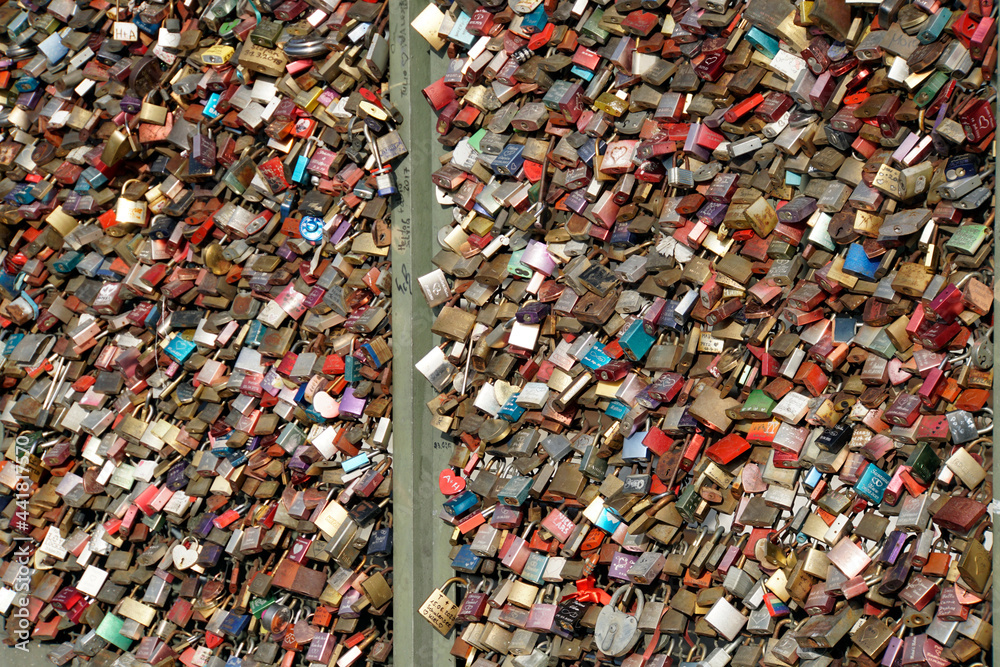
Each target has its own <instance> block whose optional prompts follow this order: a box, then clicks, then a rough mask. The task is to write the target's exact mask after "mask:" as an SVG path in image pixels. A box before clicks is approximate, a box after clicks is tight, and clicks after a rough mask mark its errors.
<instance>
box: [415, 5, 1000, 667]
mask: <svg viewBox="0 0 1000 667" xmlns="http://www.w3.org/2000/svg"><path fill="white" fill-rule="evenodd" d="M995 14H996V10H995V8H994V6H993V2H992V0H968V1H965V0H962V1H948V0H913V1H912V2H907V1H906V0H881V2H879V1H878V0H875V1H873V2H867V1H864V0H861V1H855V0H847V1H846V2H845V0H816V1H814V0H798V1H797V2H794V3H792V2H788V1H787V0H749V1H747V2H743V1H742V0H736V1H735V2H734V1H732V0H667V1H664V0H617V1H614V2H607V1H605V2H601V1H593V0H545V1H544V2H541V1H540V0H510V1H509V2H504V1H497V0H478V1H477V0H457V1H455V2H438V3H436V4H435V5H430V6H428V7H427V9H426V10H424V11H423V13H421V14H420V16H419V17H418V19H417V20H416V21H414V23H413V27H414V29H415V30H417V31H418V32H419V33H420V34H421V35H422V36H423V37H424V38H425V39H426V40H427V41H428V42H429V44H430V45H431V47H432V48H434V49H436V50H439V51H438V52H439V53H441V54H444V55H445V56H446V57H447V58H448V59H449V63H448V67H447V71H446V73H445V74H444V75H443V76H442V77H441V78H439V79H437V80H436V81H433V82H431V83H430V85H427V86H426V87H425V88H424V89H423V94H424V97H425V98H426V101H427V102H428V103H429V104H430V105H431V106H432V107H433V109H434V111H435V113H436V114H437V128H436V129H437V132H438V133H439V136H438V137H437V141H438V142H439V143H440V144H441V145H442V146H443V147H444V148H443V149H442V150H441V153H443V155H442V157H441V162H440V168H439V169H438V170H437V171H435V172H434V174H433V175H432V180H433V183H434V187H435V192H436V194H437V200H438V202H439V203H440V204H442V205H443V206H445V207H448V208H449V210H450V212H451V220H452V222H451V224H450V225H448V226H446V227H444V228H441V229H436V230H432V231H431V232H429V233H436V235H437V236H436V238H437V242H438V246H437V247H436V251H437V252H436V255H435V256H434V257H433V263H434V266H433V267H428V268H427V272H425V273H424V274H423V275H422V276H421V277H420V279H419V284H420V287H421V288H422V290H423V293H424V296H425V297H426V299H427V302H428V305H429V306H430V307H431V308H433V309H434V325H433V331H434V333H435V334H437V335H438V336H440V337H441V339H442V340H441V344H440V345H438V346H436V347H434V348H432V349H430V350H423V351H420V356H421V357H422V358H420V361H419V363H418V364H417V368H418V369H419V371H420V372H421V373H422V374H423V375H424V376H425V377H426V378H427V380H428V381H429V382H430V383H431V385H433V387H434V389H435V390H436V391H437V392H439V394H438V395H437V397H436V398H435V399H434V400H432V401H431V402H430V403H429V404H428V408H429V410H430V411H431V414H432V417H431V419H432V422H433V424H434V425H435V427H436V428H437V429H438V430H440V431H441V432H442V433H445V434H448V435H449V436H450V437H451V438H452V439H453V441H454V451H453V454H452V457H451V460H450V462H449V466H450V467H449V468H447V469H445V470H444V471H442V473H441V477H440V487H441V492H442V494H443V509H442V510H441V512H440V518H441V519H442V520H443V521H444V523H445V527H443V528H442V530H450V531H451V542H452V544H453V550H452V553H451V557H452V558H453V560H452V563H451V565H452V568H453V569H454V570H455V571H456V577H455V578H454V579H450V580H448V581H447V582H443V583H442V582H438V584H439V587H438V589H437V590H435V591H434V593H433V594H432V595H431V596H430V597H429V598H427V600H426V602H424V603H423V604H422V605H421V606H420V607H419V613H421V614H422V615H423V616H424V617H425V618H426V619H427V620H428V621H429V622H430V623H431V624H432V625H433V627H434V628H436V629H437V630H438V631H440V632H441V633H444V634H445V635H447V637H448V638H449V640H451V642H452V648H451V652H452V655H454V656H455V657H456V658H457V659H458V662H459V664H462V662H463V661H464V663H465V664H466V665H472V666H473V667H489V666H491V665H502V666H503V667H541V666H544V665H557V664H559V665H596V664H605V665H612V664H614V665H622V666H623V667H665V666H669V665H673V664H680V665H682V666H685V667H695V665H697V666H698V667H725V666H726V665H732V666H733V667H756V666H757V665H764V666H766V667H786V666H787V667H791V666H795V665H798V666H800V667H826V666H827V665H833V666H836V665H842V666H847V665H858V666H860V667H872V666H875V665H880V666H881V667H915V666H918V665H920V666H930V667H946V666H947V665H949V664H956V665H972V664H974V663H984V662H985V663H987V664H989V663H990V660H991V659H992V657H991V656H992V654H991V653H990V645H991V640H992V634H993V632H992V625H991V623H990V619H991V605H990V603H989V598H990V597H991V595H992V590H991V583H992V574H991V572H992V556H991V550H992V549H995V548H996V547H995V545H993V544H992V536H993V533H992V514H993V508H992V506H991V504H990V503H991V502H992V498H993V493H992V482H991V474H990V472H989V471H990V469H991V467H992V444H991V443H992V440H991V436H992V432H993V419H992V417H993V415H992V410H991V405H992V386H993V370H992V369H993V342H992V333H993V329H992V327H993V324H992V318H993V313H992V306H993V299H994V296H993V294H994V291H993V280H994V262H993V241H994V239H993V226H994V206H995V204H994V199H993V197H994V186H995V179H994V169H995V165H994V163H995V148H994V141H995V130H996V120H995V113H994V106H995V103H996V88H995V84H994V83H993V80H994V70H995V67H996V58H997V54H996V48H995V42H996V19H995Z"/></svg>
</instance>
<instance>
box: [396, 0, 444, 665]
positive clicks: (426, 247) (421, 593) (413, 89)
mask: <svg viewBox="0 0 1000 667" xmlns="http://www.w3.org/2000/svg"><path fill="white" fill-rule="evenodd" d="M423 7H424V4H423V3H417V2H407V0H390V2H389V11H390V12H391V20H390V31H389V35H390V56H389V58H390V59H389V72H390V74H389V98H390V100H391V101H392V103H393V104H394V105H395V106H396V108H397V109H399V110H400V111H401V112H402V114H403V116H404V118H405V120H404V122H403V124H402V125H401V126H400V127H399V133H400V136H401V137H402V139H403V142H404V143H405V144H406V146H407V148H408V149H409V154H408V155H407V156H406V157H405V158H404V159H403V160H402V161H401V163H400V164H399V165H398V167H397V169H396V183H397V186H398V188H399V192H400V194H399V196H398V197H396V198H394V201H393V202H392V203H391V206H392V253H391V258H392V343H393V346H392V347H393V360H392V381H393V388H392V393H393V415H392V421H393V452H394V453H393V507H394V513H393V533H394V536H395V550H394V554H393V608H394V613H395V619H394V625H393V627H394V634H393V651H394V663H395V664H397V665H417V664H421V665H450V664H453V661H454V658H452V657H451V655H450V652H449V651H450V648H451V640H450V639H446V638H444V637H442V636H441V635H440V634H438V632H437V631H436V630H434V628H433V627H432V626H431V625H430V623H428V622H427V621H425V620H424V619H423V618H422V617H420V615H419V614H417V607H419V606H420V604H421V603H422V602H423V601H424V600H425V599H426V598H427V596H428V595H430V593H431V591H432V590H433V589H434V588H435V587H436V586H440V585H441V584H442V583H443V582H444V581H445V580H446V579H447V578H448V577H450V576H452V574H453V572H452V570H451V567H450V562H451V561H450V558H449V557H448V555H449V551H450V549H451V545H450V544H449V541H448V531H447V530H445V529H444V526H443V525H442V524H441V520H440V519H438V512H439V511H440V510H441V494H440V493H439V492H438V484H437V478H438V473H439V472H440V471H441V469H442V468H443V467H445V466H446V465H447V464H448V460H449V458H450V457H451V452H452V445H451V443H450V442H449V441H447V440H445V439H444V437H443V436H442V434H441V433H440V432H438V431H436V430H435V429H434V428H433V427H432V426H431V424H430V414H429V412H428V410H427V405H426V404H427V401H429V400H430V399H431V398H433V397H434V395H435V393H434V390H433V388H432V387H431V386H430V385H429V384H428V383H427V381H426V380H425V379H424V377H423V376H422V375H421V374H420V373H419V372H418V371H417V370H416V369H415V368H414V364H415V363H416V362H417V361H419V360H420V358H421V357H422V356H423V354H425V353H426V351H427V350H429V349H430V348H431V346H432V345H434V344H435V342H436V341H435V340H434V338H435V337H434V336H433V335H432V334H431V323H432V322H433V313H432V312H431V310H430V308H428V307H427V302H426V301H425V300H424V297H423V295H422V293H421V292H420V288H419V286H418V284H417V278H418V277H419V276H421V275H424V274H425V273H428V272H429V271H431V270H432V269H433V268H434V267H433V265H432V264H431V258H432V257H433V255H434V253H435V252H436V249H437V240H436V238H437V230H438V229H440V228H441V227H443V226H444V225H445V224H447V222H448V220H447V215H446V213H445V212H444V210H443V209H442V208H441V207H440V206H438V205H437V203H436V202H435V198H434V190H433V188H432V186H431V185H430V182H429V180H430V179H429V175H430V173H431V172H432V171H434V170H435V169H437V167H438V161H437V155H438V154H440V152H441V151H440V150H439V149H440V148H441V147H440V145H439V144H438V143H437V142H436V141H435V140H434V138H435V137H436V136H437V133H436V132H435V129H434V125H435V120H436V119H435V117H434V114H433V113H432V112H431V109H430V107H429V106H428V105H427V103H426V102H425V101H424V99H423V96H422V95H421V93H420V91H421V89H423V88H424V87H425V86H427V84H429V83H430V82H431V81H432V77H435V78H436V77H437V76H440V75H441V73H443V71H444V69H445V67H446V63H447V60H446V58H445V57H444V56H442V55H441V54H439V53H437V54H436V53H432V52H431V50H430V47H429V46H428V44H427V42H425V41H424V40H423V39H422V38H421V37H420V36H419V35H417V34H416V33H414V32H413V31H412V30H411V28H410V22H411V21H412V20H413V18H414V17H415V16H416V15H417V14H418V13H419V12H420V11H421V10H422V9H423ZM433 72H438V74H436V75H434V74H433Z"/></svg>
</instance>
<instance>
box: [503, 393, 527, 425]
mask: <svg viewBox="0 0 1000 667" xmlns="http://www.w3.org/2000/svg"><path fill="white" fill-rule="evenodd" d="M520 395H521V394H520V392H518V393H517V394H514V395H513V396H511V397H510V398H508V399H507V400H506V401H505V402H504V404H503V405H502V406H500V410H499V411H498V412H497V414H498V415H499V416H500V417H501V418H502V419H506V420H507V421H509V422H511V423H512V424H513V423H514V422H516V421H517V420H518V419H520V418H521V415H523V414H524V413H525V412H526V411H527V410H526V409H525V408H523V407H521V406H520V405H518V404H517V397H518V396H520Z"/></svg>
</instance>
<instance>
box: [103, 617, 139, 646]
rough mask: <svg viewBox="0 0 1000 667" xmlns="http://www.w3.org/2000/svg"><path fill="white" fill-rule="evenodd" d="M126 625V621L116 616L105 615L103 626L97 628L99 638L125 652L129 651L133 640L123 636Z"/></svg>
mask: <svg viewBox="0 0 1000 667" xmlns="http://www.w3.org/2000/svg"><path fill="white" fill-rule="evenodd" d="M124 625H125V619H123V618H120V617H118V616H115V615H114V614H105V615H104V618H103V619H102V620H101V624H100V625H99V626H97V630H96V632H97V636H98V637H100V638H101V639H103V640H105V641H107V642H110V643H112V644H114V645H115V646H117V647H118V648H120V649H122V650H123V651H127V650H129V648H130V647H131V646H132V640H131V639H129V638H128V637H126V636H125V635H123V634H122V626H124Z"/></svg>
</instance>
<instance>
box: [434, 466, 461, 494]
mask: <svg viewBox="0 0 1000 667" xmlns="http://www.w3.org/2000/svg"><path fill="white" fill-rule="evenodd" d="M438 486H439V487H440V488H441V493H443V494H444V495H446V496H453V495H455V494H456V493H461V492H462V490H463V489H464V488H465V480H464V479H462V478H461V477H456V476H455V473H454V471H452V469H451V468H445V469H444V470H442V471H441V474H440V475H438Z"/></svg>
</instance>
